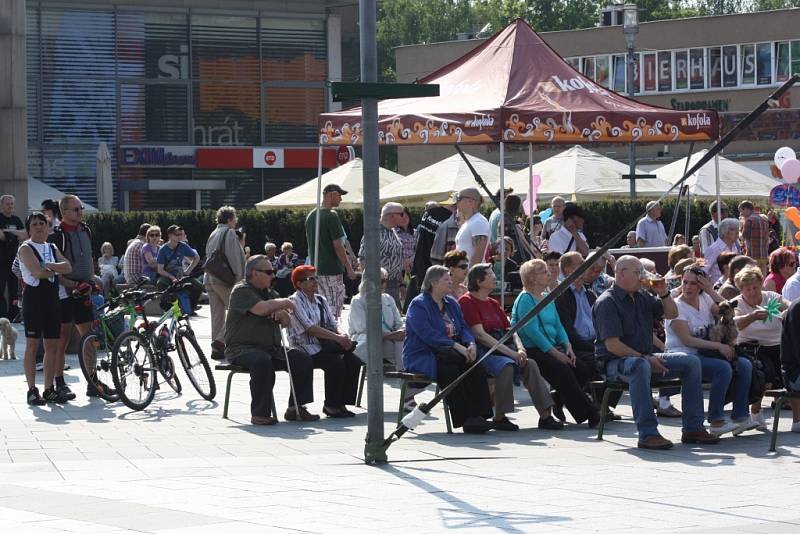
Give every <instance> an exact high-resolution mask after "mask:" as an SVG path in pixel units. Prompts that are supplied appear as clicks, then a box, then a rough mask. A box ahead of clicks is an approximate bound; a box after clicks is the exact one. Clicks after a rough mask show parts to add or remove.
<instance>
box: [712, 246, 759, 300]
mask: <svg viewBox="0 0 800 534" xmlns="http://www.w3.org/2000/svg"><path fill="white" fill-rule="evenodd" d="M745 267H758V264H757V263H756V260H754V259H753V258H751V257H750V256H743V255H739V256H736V257H734V258H733V259H732V260H731V261H730V262H728V271H727V277H726V278H725V281H724V282H723V284H722V285H721V286H720V288H719V289H718V290H717V292H718V293H719V295H720V296H721V297H722V298H724V299H725V300H732V299H735V298H736V297H738V296H739V288H738V287H736V284H735V283H734V278H735V277H736V275H737V274H738V273H739V271H741V270H742V269H744V268H745Z"/></svg>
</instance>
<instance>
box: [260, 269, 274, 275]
mask: <svg viewBox="0 0 800 534" xmlns="http://www.w3.org/2000/svg"><path fill="white" fill-rule="evenodd" d="M255 270H256V271H258V272H260V273H264V274H266V275H269V276H272V275H273V274H275V271H274V270H272V269H255Z"/></svg>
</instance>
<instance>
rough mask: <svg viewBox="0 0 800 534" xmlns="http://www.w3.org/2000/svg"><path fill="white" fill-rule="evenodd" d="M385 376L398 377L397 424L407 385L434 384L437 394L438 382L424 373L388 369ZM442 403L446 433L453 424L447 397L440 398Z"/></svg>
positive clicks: (400, 421)
mask: <svg viewBox="0 0 800 534" xmlns="http://www.w3.org/2000/svg"><path fill="white" fill-rule="evenodd" d="M384 376H385V377H386V378H399V379H400V406H399V407H398V408H397V425H398V426H400V423H402V422H403V415H404V413H405V412H404V411H403V405H404V404H405V400H406V391H407V390H408V385H409V384H412V383H416V384H422V385H424V386H428V385H431V384H432V385H435V386H436V394H437V395H438V394H439V384H438V383H437V382H436V380H434V379H433V378H430V377H428V376H425V375H421V374H416V373H404V372H401V371H389V372H386V373H384ZM442 405H443V406H444V421H445V424H446V425H447V433H448V434H452V433H453V425H452V423H451V422H450V406H448V404H447V399H442Z"/></svg>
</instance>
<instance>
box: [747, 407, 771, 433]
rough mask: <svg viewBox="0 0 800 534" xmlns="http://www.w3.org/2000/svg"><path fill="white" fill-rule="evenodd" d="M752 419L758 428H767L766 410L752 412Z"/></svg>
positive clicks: (763, 429)
mask: <svg viewBox="0 0 800 534" xmlns="http://www.w3.org/2000/svg"><path fill="white" fill-rule="evenodd" d="M750 421H752V422H754V423H755V424H756V430H761V431H762V432H763V431H766V430H767V421H766V419H764V412H758V413H751V414H750Z"/></svg>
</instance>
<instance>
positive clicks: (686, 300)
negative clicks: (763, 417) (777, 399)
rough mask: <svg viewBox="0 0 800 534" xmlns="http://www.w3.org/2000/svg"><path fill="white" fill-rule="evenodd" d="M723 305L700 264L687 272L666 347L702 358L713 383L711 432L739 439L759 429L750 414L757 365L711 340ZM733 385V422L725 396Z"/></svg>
mask: <svg viewBox="0 0 800 534" xmlns="http://www.w3.org/2000/svg"><path fill="white" fill-rule="evenodd" d="M721 302H723V298H722V297H721V296H719V294H718V293H717V292H716V291H714V289H713V284H712V283H711V281H710V280H709V279H708V277H707V276H706V273H705V271H704V270H703V268H702V267H701V266H700V265H692V266H691V267H689V268H688V269H686V270H685V271H684V272H683V277H682V280H681V295H680V296H679V297H678V298H676V299H675V304H676V305H677V307H678V317H677V318H675V319H672V320H667V322H666V333H667V341H666V347H667V350H668V351H670V352H683V353H685V354H694V355H695V356H697V357H698V358H700V364H701V365H702V368H703V380H704V381H709V382H711V392H710V393H709V396H708V422H709V423H710V426H709V429H708V431H709V432H710V433H712V434H714V435H715V436H719V435H721V434H724V433H726V432H732V433H733V435H734V436H738V435H739V434H741V433H742V432H744V431H745V430H750V429H753V428H755V427H756V426H758V424H757V423H755V422H753V421H751V420H750V418H749V417H748V412H747V406H748V400H749V399H748V396H749V393H750V382H751V380H752V375H753V365H752V363H750V360H748V359H747V358H743V357H742V358H739V357H737V356H736V351H735V350H734V348H733V347H731V346H730V345H726V344H724V343H720V342H717V341H711V340H710V339H708V334H709V331H710V329H711V327H712V326H713V325H714V322H715V319H716V318H717V317H719V304H720V303H721ZM734 371H735V372H736V380H735V381H734V380H733V373H734ZM731 383H733V387H734V392H733V410H732V411H731V417H730V419H726V418H725V410H724V408H725V394H726V393H727V391H728V388H729V387H731Z"/></svg>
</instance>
